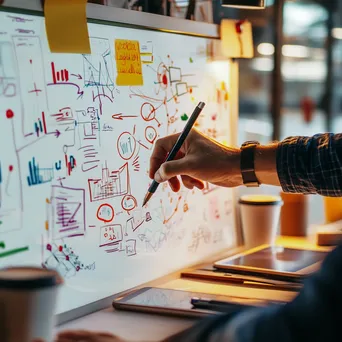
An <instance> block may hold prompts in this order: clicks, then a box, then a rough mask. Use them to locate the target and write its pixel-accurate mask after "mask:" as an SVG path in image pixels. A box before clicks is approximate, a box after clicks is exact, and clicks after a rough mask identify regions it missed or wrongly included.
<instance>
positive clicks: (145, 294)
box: [112, 287, 270, 318]
mask: <svg viewBox="0 0 342 342" xmlns="http://www.w3.org/2000/svg"><path fill="white" fill-rule="evenodd" d="M192 298H201V299H206V300H219V301H225V302H230V303H231V304H232V310H234V307H236V304H240V305H241V304H242V305H245V306H246V307H262V306H266V305H268V304H269V303H270V302H268V301H265V300H259V299H249V298H241V297H230V296H223V295H214V294H207V293H199V292H191V291H181V290H172V289H162V288H156V287H144V288H142V289H139V290H136V291H133V292H132V293H129V294H128V295H125V296H122V297H117V298H115V299H114V300H113V303H112V304H113V307H114V308H115V309H117V310H129V311H138V312H145V313H156V314H161V315H171V316H181V317H189V318H200V317H204V316H208V315H213V314H219V313H220V312H216V311H213V310H204V309H198V308H194V307H193V305H192V304H191V299H192Z"/></svg>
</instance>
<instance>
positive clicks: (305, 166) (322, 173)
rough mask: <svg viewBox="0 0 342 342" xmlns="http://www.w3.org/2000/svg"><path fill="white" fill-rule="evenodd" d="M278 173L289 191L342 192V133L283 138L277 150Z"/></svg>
mask: <svg viewBox="0 0 342 342" xmlns="http://www.w3.org/2000/svg"><path fill="white" fill-rule="evenodd" d="M277 173H278V176H279V179H280V183H281V186H282V188H283V190H284V191H286V192H293V193H305V194H310V193H318V194H320V195H323V196H336V197H339V196H342V134H332V133H326V134H316V135H314V136H313V137H289V138H287V139H285V140H283V141H282V142H281V143H279V147H278V151H277Z"/></svg>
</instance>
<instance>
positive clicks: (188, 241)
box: [0, 11, 234, 310]
mask: <svg viewBox="0 0 342 342" xmlns="http://www.w3.org/2000/svg"><path fill="white" fill-rule="evenodd" d="M43 20H44V19H43V18H41V17H38V16H30V15H21V14H20V15H17V14H12V13H4V12H1V11H0V35H1V41H0V133H1V134H0V145H1V146H2V147H3V148H2V150H1V153H0V260H1V263H2V262H3V261H5V263H4V265H11V264H12V263H14V264H15V263H16V262H18V263H20V264H26V263H29V264H34V265H41V266H42V267H46V268H52V269H56V270H57V271H59V272H60V274H61V275H62V276H63V277H64V278H65V279H66V283H67V285H71V286H66V287H65V290H63V291H65V292H64V294H63V295H65V293H66V294H67V296H66V297H68V296H75V301H68V300H67V299H66V297H63V298H62V301H63V310H70V309H74V307H73V305H78V304H74V303H80V305H81V304H82V305H83V304H84V303H88V302H89V301H93V300H97V299H100V298H97V297H96V296H103V295H104V293H105V294H106V295H107V294H108V295H110V294H111V293H112V292H113V291H114V292H115V291H117V290H118V281H119V280H118V279H123V278H125V279H127V282H128V283H127V284H128V285H127V286H135V285H136V283H137V282H139V280H140V277H145V278H146V279H152V278H154V277H156V276H159V275H160V274H161V273H162V272H164V269H161V267H162V265H165V264H166V263H169V266H168V267H170V269H173V268H175V267H177V268H178V267H183V266H184V265H185V264H186V263H187V262H194V261H196V260H198V258H199V257H201V258H202V257H203V256H204V254H205V253H210V252H213V251H216V250H217V249H218V248H221V247H225V246H227V245H229V243H230V240H231V238H230V237H231V236H232V234H230V235H229V234H226V230H227V229H228V230H229V227H232V220H233V216H234V215H232V213H233V209H234V206H233V204H234V201H233V200H232V198H231V190H229V189H221V190H219V188H218V187H216V186H213V185H211V184H209V183H206V184H205V188H204V190H203V191H199V190H197V189H196V190H193V191H189V190H188V189H186V188H184V187H182V188H181V189H180V191H179V192H178V193H174V192H173V191H172V190H171V189H170V187H169V185H168V184H167V183H164V184H161V185H160V187H159V188H158V191H157V192H156V194H155V195H154V196H153V198H152V199H151V201H150V202H149V203H148V204H147V205H146V206H144V207H141V205H142V201H143V198H144V196H145V194H146V191H147V189H148V186H149V184H150V183H151V181H152V180H151V179H150V178H149V167H150V166H149V165H150V156H151V154H152V151H153V148H154V145H155V143H156V141H157V139H159V138H162V137H164V136H165V135H167V134H171V133H175V132H179V131H180V130H181V129H183V127H184V125H185V123H186V122H187V120H188V119H189V117H190V115H191V112H192V110H193V108H194V107H195V105H196V104H197V101H198V100H200V101H204V102H206V107H205V113H203V115H201V116H200V118H199V119H198V121H197V123H196V128H197V129H199V130H200V131H201V132H204V133H205V134H208V135H210V136H211V137H213V138H215V139H217V140H218V141H230V140H229V134H228V133H229V105H230V103H229V101H230V99H229V91H230V89H229V86H228V85H229V84H230V82H229V81H228V75H229V67H228V66H229V62H228V61H227V62H222V63H221V62H220V63H219V64H215V65H211V64H210V62H209V61H208V60H207V58H206V55H205V51H206V45H207V43H208V40H207V39H205V38H196V39H194V38H193V37H190V36H189V37H188V36H184V37H182V39H183V40H184V49H182V51H180V50H179V49H178V48H177V41H178V40H177V39H179V37H177V35H168V34H167V33H160V32H159V33H158V34H156V33H155V32H153V31H146V32H144V34H143V35H142V34H141V32H140V31H141V30H131V29H129V28H121V27H116V28H115V30H113V27H112V26H106V25H102V24H94V23H89V25H88V27H89V34H90V43H91V51H92V53H91V54H68V55H66V54H52V53H50V51H49V48H48V41H47V38H46V35H45V31H44V30H43V31H42V30H41V27H44V21H43ZM164 38H165V39H164ZM165 42H167V44H166V45H165ZM120 46H121V47H120ZM130 47H133V48H134V52H132V53H130V51H129V48H130ZM203 52H204V53H203ZM129 58H135V60H134V61H133V60H129ZM125 60H126V65H125ZM221 65H226V66H224V67H221ZM132 68H133V69H134V70H133V69H132ZM125 73H127V75H125ZM119 76H120V77H119ZM126 76H127V77H126ZM117 77H119V78H121V81H120V82H119V83H120V84H121V85H120V84H118V82H117ZM228 240H229V241H228ZM24 252H25V253H24ZM202 252H203V253H202ZM202 254H203V255H202ZM170 255H174V256H175V257H174V258H173V257H172V258H170ZM146 262H148V263H147V265H148V266H149V267H145V266H146ZM108 265H115V267H116V269H117V271H118V272H119V274H120V277H117V276H113V274H111V273H110V272H108ZM143 267H144V269H142V268H143ZM145 268H146V269H145ZM114 273H116V274H118V273H117V272H114ZM145 278H144V280H146V279H145ZM91 279H95V280H96V281H98V282H101V284H103V288H104V289H105V290H103V291H102V289H101V290H99V289H98V288H97V287H96V286H93V283H92V284H90V283H91ZM134 282H135V283H134ZM120 284H122V282H121V280H120ZM80 286H82V287H84V289H85V291H87V296H84V292H82V294H83V295H81V294H80V292H78V290H77V289H78V288H80ZM120 286H121V285H120ZM125 286H126V284H125ZM90 287H91V288H90ZM108 291H109V292H110V293H109V292H108ZM88 294H89V296H88ZM101 298H102V297H101Z"/></svg>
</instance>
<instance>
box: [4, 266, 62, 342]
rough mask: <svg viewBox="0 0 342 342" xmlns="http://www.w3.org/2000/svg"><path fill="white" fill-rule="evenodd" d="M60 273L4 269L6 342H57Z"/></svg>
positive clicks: (30, 268)
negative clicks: (54, 329)
mask: <svg viewBox="0 0 342 342" xmlns="http://www.w3.org/2000/svg"><path fill="white" fill-rule="evenodd" d="M60 283H61V278H60V276H59V275H58V273H57V272H55V271H53V270H47V269H42V268H35V267H11V268H5V269H0V331H1V333H2V336H1V341H2V342H19V341H20V342H32V341H34V340H43V341H44V342H52V341H53V328H54V325H55V309H56V300H57V288H58V284H60Z"/></svg>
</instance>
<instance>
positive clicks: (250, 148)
mask: <svg viewBox="0 0 342 342" xmlns="http://www.w3.org/2000/svg"><path fill="white" fill-rule="evenodd" d="M258 145H259V143H257V142H250V143H248V142H247V143H245V144H243V145H242V146H241V157H240V168H241V175H242V180H243V184H244V185H245V186H247V187H258V186H259V185H260V183H259V180H258V178H257V176H256V174H255V165H254V159H255V150H256V147H257V146H258Z"/></svg>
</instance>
